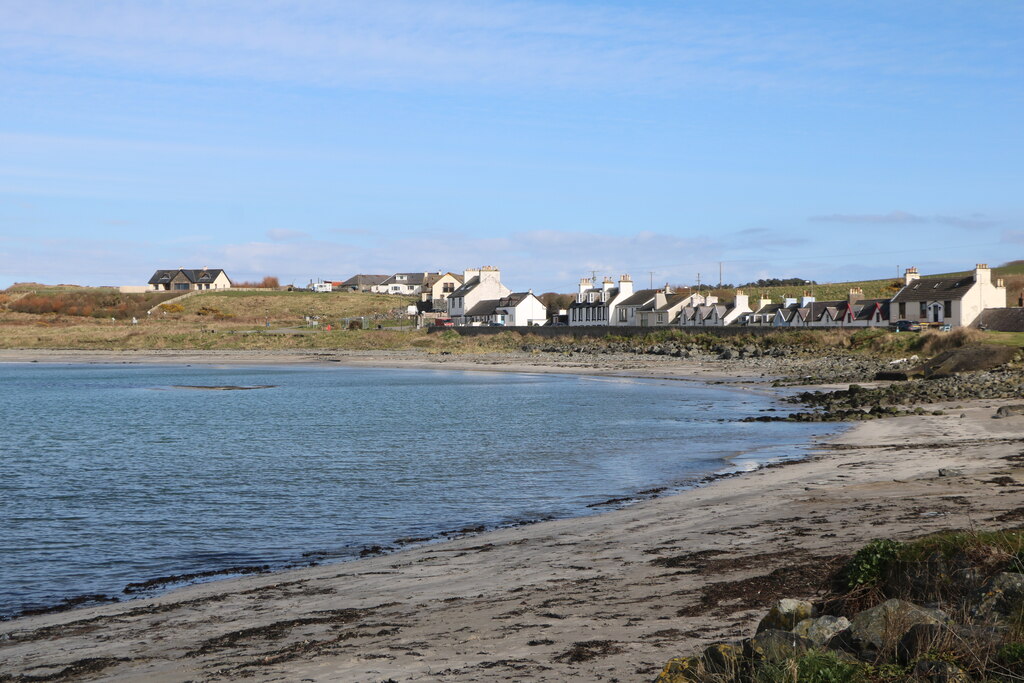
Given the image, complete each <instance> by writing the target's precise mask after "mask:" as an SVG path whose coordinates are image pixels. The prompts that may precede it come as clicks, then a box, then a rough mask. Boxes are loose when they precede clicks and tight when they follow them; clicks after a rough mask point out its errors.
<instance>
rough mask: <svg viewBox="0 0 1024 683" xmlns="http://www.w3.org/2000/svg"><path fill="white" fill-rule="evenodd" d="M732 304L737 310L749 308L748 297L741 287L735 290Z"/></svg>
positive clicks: (747, 309)
mask: <svg viewBox="0 0 1024 683" xmlns="http://www.w3.org/2000/svg"><path fill="white" fill-rule="evenodd" d="M733 305H734V307H735V308H736V310H738V311H749V310H750V297H749V296H747V295H746V293H745V292H744V291H743V290H742V289H737V290H736V298H735V300H734V301H733Z"/></svg>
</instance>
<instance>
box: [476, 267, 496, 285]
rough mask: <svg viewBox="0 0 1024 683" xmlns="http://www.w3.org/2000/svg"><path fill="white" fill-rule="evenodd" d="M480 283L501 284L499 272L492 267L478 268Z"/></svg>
mask: <svg viewBox="0 0 1024 683" xmlns="http://www.w3.org/2000/svg"><path fill="white" fill-rule="evenodd" d="M480 282H501V271H500V270H498V269H497V268H495V267H494V266H483V267H482V268H480Z"/></svg>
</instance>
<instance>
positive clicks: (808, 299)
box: [800, 292, 814, 308]
mask: <svg viewBox="0 0 1024 683" xmlns="http://www.w3.org/2000/svg"><path fill="white" fill-rule="evenodd" d="M812 303H814V297H813V296H808V295H807V292H804V295H803V296H802V297H800V308H806V307H807V306H808V305H809V304H812Z"/></svg>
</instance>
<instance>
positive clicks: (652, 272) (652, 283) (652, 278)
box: [647, 270, 654, 289]
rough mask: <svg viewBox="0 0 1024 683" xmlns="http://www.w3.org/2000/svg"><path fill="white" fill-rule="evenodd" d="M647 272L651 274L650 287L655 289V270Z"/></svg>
mask: <svg viewBox="0 0 1024 683" xmlns="http://www.w3.org/2000/svg"><path fill="white" fill-rule="evenodd" d="M647 274H648V275H650V276H651V287H650V288H651V289H654V271H653V270H649V271H647Z"/></svg>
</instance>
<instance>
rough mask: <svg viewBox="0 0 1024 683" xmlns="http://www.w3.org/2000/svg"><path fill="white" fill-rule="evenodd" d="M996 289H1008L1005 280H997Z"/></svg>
mask: <svg viewBox="0 0 1024 683" xmlns="http://www.w3.org/2000/svg"><path fill="white" fill-rule="evenodd" d="M996 288H997V289H1006V283H1005V282H1003V278H999V279H998V280H996Z"/></svg>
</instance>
